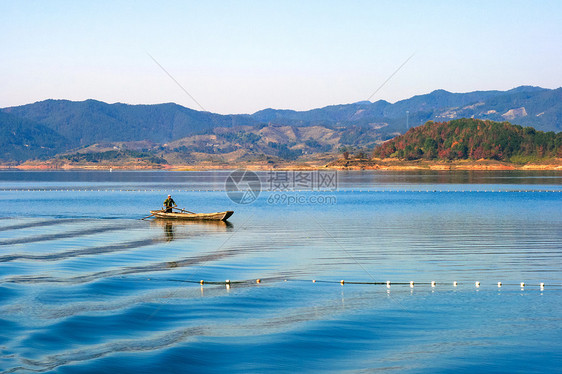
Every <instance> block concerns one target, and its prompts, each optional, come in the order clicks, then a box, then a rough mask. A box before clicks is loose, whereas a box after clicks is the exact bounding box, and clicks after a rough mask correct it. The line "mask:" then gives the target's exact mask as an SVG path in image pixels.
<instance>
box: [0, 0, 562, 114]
mask: <svg viewBox="0 0 562 374" xmlns="http://www.w3.org/2000/svg"><path fill="white" fill-rule="evenodd" d="M0 14H1V16H0V35H1V36H0V38H1V45H2V47H3V53H2V58H1V59H0V71H1V73H0V85H1V87H2V90H1V91H0V107H2V108H3V107H8V106H17V105H23V104H29V103H33V102H36V101H41V100H45V99H68V100H86V99H96V100H101V101H105V102H109V103H114V102H122V103H127V104H155V103H165V102H174V103H177V104H180V105H183V106H186V107H189V108H192V109H196V110H202V109H204V110H207V111H211V112H216V113H222V114H235V113H253V112H256V111H258V110H261V109H265V108H276V109H294V110H308V109H313V108H318V107H323V106H327V105H334V104H346V103H352V102H357V101H363V100H367V99H369V98H370V100H371V101H377V100H381V99H382V100H387V101H390V102H396V101H398V100H402V99H406V98H409V97H411V96H414V95H420V94H425V93H429V92H431V91H434V90H436V89H445V90H448V91H451V92H469V91H476V90H508V89H511V88H514V87H517V86H520V85H532V86H541V87H544V88H558V87H560V86H562V72H561V69H560V67H561V66H562V2H560V1H540V2H529V1H492V2H490V1H470V2H466V1H349V2H344V1H305V2H297V1H286V2H277V1H236V2H234V1H224V2H219V1H205V2H195V1H162V2H148V1H138V2H133V1H130V2H125V1H95V2H81V1H44V2H43V1H2V2H1V3H0ZM150 56H152V57H153V58H154V59H155V60H156V61H157V62H158V64H160V65H161V66H162V67H163V68H164V69H165V70H166V71H167V72H168V73H169V74H170V75H171V76H172V77H173V78H174V79H175V80H177V82H179V83H180V84H181V86H183V87H184V88H185V90H186V91H187V92H189V94H190V95H191V96H193V98H195V100H196V101H197V103H199V104H200V105H198V104H197V103H196V102H195V101H193V100H192V99H191V98H190V97H189V95H187V94H186V93H185V92H184V91H183V90H182V89H181V88H180V87H178V85H177V84H176V83H175V82H174V81H173V80H172V79H171V78H170V77H169V76H168V75H167V74H166V73H165V72H164V71H163V70H162V68H161V67H160V66H159V65H158V64H157V63H156V62H155V61H153V60H152V58H151V57H150ZM409 57H411V58H410V59H409V60H408V62H407V63H406V64H404V66H403V67H402V68H401V69H399V71H397V72H396V70H397V69H398V68H399V67H400V66H401V65H402V64H403V63H404V62H405V61H406V60H407V59H408V58H409ZM395 72H396V74H395V75H394V76H392V78H391V79H390V80H388V82H387V83H386V84H385V85H384V86H383V87H382V88H381V89H380V90H379V91H378V92H377V93H376V94H374V95H373V93H375V91H376V90H377V88H379V87H380V86H381V85H382V84H383V82H385V81H386V80H387V79H388V78H389V77H390V76H391V75H392V74H393V73H395ZM371 95H372V97H371Z"/></svg>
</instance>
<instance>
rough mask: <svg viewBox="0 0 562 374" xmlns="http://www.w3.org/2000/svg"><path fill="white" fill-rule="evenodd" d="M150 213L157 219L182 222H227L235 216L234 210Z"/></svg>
mask: <svg viewBox="0 0 562 374" xmlns="http://www.w3.org/2000/svg"><path fill="white" fill-rule="evenodd" d="M150 213H152V214H153V215H154V217H156V218H163V219H174V220H182V221H226V220H227V219H228V218H229V217H230V216H231V215H233V214H234V212H233V211H232V210H228V211H226V212H216V213H164V212H162V211H161V210H151V211H150Z"/></svg>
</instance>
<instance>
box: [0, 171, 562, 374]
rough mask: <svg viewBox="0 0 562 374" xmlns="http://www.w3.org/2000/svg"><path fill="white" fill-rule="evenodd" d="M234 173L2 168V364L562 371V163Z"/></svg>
mask: <svg viewBox="0 0 562 374" xmlns="http://www.w3.org/2000/svg"><path fill="white" fill-rule="evenodd" d="M307 173H308V174H307ZM230 175H231V172H230V171H208V172H166V171H113V172H108V171H49V172H32V171H12V170H6V171H0V373H32V372H33V373H36V372H57V373H100V372H119V373H153V372H164V373H175V372H186V373H189V372H197V373H224V372H228V373H247V372H250V373H264V372H283V373H285V372H296V371H299V372H338V373H340V372H343V373H348V372H349V373H365V372H369V373H370V372H383V373H450V372H455V373H475V372H478V373H554V372H562V230H561V228H562V172H556V171H551V172H548V171H545V172H523V171H502V172H478V171H455V172H451V171H449V172H445V171H443V172H438V171H431V172H429V171H427V172H426V171H412V172H398V171H396V172H382V171H350V172H344V171H338V172H334V171H328V170H319V171H315V172H300V173H298V172H287V173H283V172H279V171H272V172H266V171H264V172H258V173H257V176H258V178H259V183H260V184H259V188H256V186H255V185H254V186H253V188H252V189H251V190H252V192H253V195H249V196H248V195H244V197H243V199H245V200H243V201H241V200H240V199H242V195H240V194H238V195H237V193H238V191H233V190H232V186H231V185H229V184H228V183H227V181H228V178H229V176H230ZM253 182H255V180H254V181H253ZM249 185H250V186H252V181H250V183H249ZM237 186H238V187H240V186H242V184H240V185H238V184H237ZM240 188H243V187H240ZM168 193H171V194H172V196H173V198H174V200H175V201H176V202H177V204H178V206H179V207H182V208H185V209H188V210H190V211H194V212H215V211H224V210H234V212H235V213H234V215H233V216H232V217H231V218H230V220H229V223H223V222H218V223H213V222H207V223H205V222H199V223H194V222H183V223H182V222H173V221H172V222H170V221H162V220H155V219H153V218H149V219H146V220H140V219H141V218H143V217H146V216H148V215H149V214H150V213H149V210H151V209H159V208H160V207H161V205H162V202H163V201H164V199H165V198H166V196H167V194H168ZM240 202H245V203H244V204H241V203H240ZM227 280H228V281H227ZM258 280H259V281H258ZM342 280H343V282H342ZM201 281H203V284H201ZM387 282H390V283H389V284H387ZM410 282H413V284H411V283H410ZM432 282H435V283H432ZM453 282H456V284H454V283H453ZM476 282H479V284H477V283H476ZM498 282H501V287H500V286H498ZM522 282H523V283H524V285H522V284H521V283H522ZM541 283H544V286H541Z"/></svg>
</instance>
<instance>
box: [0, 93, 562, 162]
mask: <svg viewBox="0 0 562 374" xmlns="http://www.w3.org/2000/svg"><path fill="white" fill-rule="evenodd" d="M457 118H478V119H489V120H493V121H510V122H512V123H514V124H518V125H522V126H532V127H534V128H536V129H537V130H542V131H555V132H558V131H561V130H562V88H558V89H555V90H551V89H544V88H540V87H531V86H521V87H517V88H515V89H512V90H509V91H475V92H469V93H451V92H447V91H444V90H437V91H433V92H432V93H430V94H426V95H419V96H414V97H412V98H410V99H406V100H402V101H398V102H396V103H394V104H391V103H389V102H386V101H384V100H379V101H377V102H374V103H371V102H368V101H364V102H358V103H353V104H343V105H332V106H327V107H324V108H318V109H313V110H308V111H293V110H278V109H265V110H261V111H259V112H256V113H254V114H251V115H247V114H236V115H220V114H215V113H210V112H201V111H196V110H192V109H188V108H185V107H182V106H180V105H177V104H172V103H168V104H157V105H128V104H120V103H117V104H107V103H103V102H100V101H96V100H86V101H81V102H73V101H68V100H45V101H41V102H37V103H33V104H28V105H22V106H17V107H9V108H3V109H0V135H2V138H1V140H0V147H1V148H0V161H3V162H9V161H13V162H20V161H24V160H28V159H34V158H45V157H51V156H53V155H55V154H57V153H64V152H67V153H68V152H76V151H79V150H82V151H81V152H84V151H86V149H87V148H88V147H90V146H92V145H96V144H97V145H99V144H106V145H111V146H112V147H113V148H115V147H116V145H115V144H113V143H116V142H120V147H125V148H127V147H128V146H127V144H129V143H130V142H132V143H134V144H137V146H138V144H139V142H144V143H143V144H150V147H149V148H148V149H145V150H151V149H150V148H153V149H158V150H159V151H160V156H164V157H165V153H166V152H172V148H170V147H173V150H175V153H176V156H177V154H178V152H180V153H181V152H183V154H188V153H197V154H201V153H205V151H209V152H210V153H211V154H213V153H214V154H217V153H218V154H220V153H221V152H222V153H231V152H234V151H236V150H239V149H242V148H244V147H247V146H248V142H250V143H251V144H254V145H256V147H254V148H255V149H254V152H255V153H264V154H266V155H267V154H268V152H272V153H273V154H274V155H276V156H278V157H284V156H283V155H289V156H290V157H293V158H294V157H298V156H299V155H300V154H307V153H314V152H326V151H336V150H338V149H341V147H357V148H373V147H374V146H375V145H376V144H380V143H381V142H382V141H384V140H387V139H390V138H392V137H394V136H396V135H399V134H403V133H405V132H406V131H407V130H408V128H409V127H415V126H419V125H421V124H423V123H425V122H426V121H428V120H433V121H448V120H452V119H457ZM309 127H314V128H315V129H316V130H315V131H309V130H306V128H309ZM280 128H282V130H280ZM264 129H265V130H264ZM268 129H269V130H268ZM280 132H282V133H284V134H285V135H283V136H280V135H279V133H280ZM244 133H252V134H254V135H255V136H254V137H250V138H248V137H243V136H240V134H244ZM274 133H275V134H278V135H279V136H277V135H276V136H272V134H274ZM228 134H230V135H228ZM233 134H237V135H236V136H234V135H233ZM287 134H289V135H287ZM197 136H200V137H201V136H207V138H204V139H203V138H196V137H197ZM194 137H195V138H194ZM182 139H183V141H182ZM194 139H195V140H196V139H199V140H198V141H199V143H197V141H195V140H194ZM201 139H203V140H201ZM241 139H242V140H243V141H241ZM201 141H203V142H204V144H205V146H206V147H207V148H205V149H202V148H201V144H200V143H201ZM215 141H220V144H221V146H220V147H217V146H216V145H214V144H213V142H215ZM168 143H173V144H171V145H168ZM196 143H197V144H196ZM178 144H181V145H180V146H179V147H178ZM167 147H168V148H167ZM181 147H183V148H181ZM190 147H195V148H197V147H199V148H197V149H195V148H193V149H190ZM94 148H95V147H94ZM178 148H181V150H178ZM202 151H203V152H202ZM86 152H87V151H86Z"/></svg>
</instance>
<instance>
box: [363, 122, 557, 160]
mask: <svg viewBox="0 0 562 374" xmlns="http://www.w3.org/2000/svg"><path fill="white" fill-rule="evenodd" d="M373 155H374V157H378V158H386V157H390V158H400V159H407V160H416V159H428V160H432V159H441V160H455V159H473V160H478V159H495V160H500V161H511V162H526V161H529V160H532V159H538V158H544V157H562V132H559V133H557V134H556V133H554V132H542V131H536V130H535V129H533V128H531V127H521V126H518V125H512V124H510V123H509V122H494V121H483V120H478V119H468V118H462V119H458V120H453V121H449V122H437V123H436V122H432V121H429V122H427V123H426V124H425V125H423V126H419V127H416V128H413V129H411V130H409V131H408V132H407V133H406V134H404V135H401V136H398V137H396V138H394V139H392V140H390V141H388V142H386V143H384V144H382V145H380V146H378V147H377V148H375V150H374V152H373Z"/></svg>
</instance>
